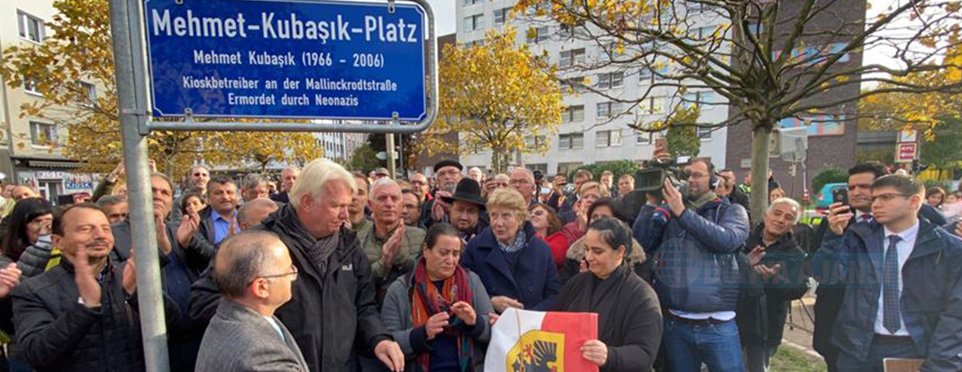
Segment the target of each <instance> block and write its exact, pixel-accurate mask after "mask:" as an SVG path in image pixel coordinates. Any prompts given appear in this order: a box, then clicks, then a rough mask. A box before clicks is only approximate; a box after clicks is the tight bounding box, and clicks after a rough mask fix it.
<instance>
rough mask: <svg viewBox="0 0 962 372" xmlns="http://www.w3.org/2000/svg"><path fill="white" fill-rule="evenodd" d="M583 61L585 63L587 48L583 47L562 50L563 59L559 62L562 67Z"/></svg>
mask: <svg viewBox="0 0 962 372" xmlns="http://www.w3.org/2000/svg"><path fill="white" fill-rule="evenodd" d="M583 63H585V49H584V48H581V49H572V50H565V51H562V52H561V61H559V62H558V65H560V66H561V67H571V66H574V65H579V64H583Z"/></svg>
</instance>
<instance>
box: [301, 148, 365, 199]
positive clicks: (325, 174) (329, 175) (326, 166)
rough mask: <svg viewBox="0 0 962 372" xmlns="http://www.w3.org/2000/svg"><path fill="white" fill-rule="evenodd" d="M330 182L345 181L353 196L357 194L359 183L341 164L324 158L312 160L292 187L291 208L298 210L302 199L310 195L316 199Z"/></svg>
mask: <svg viewBox="0 0 962 372" xmlns="http://www.w3.org/2000/svg"><path fill="white" fill-rule="evenodd" d="M330 181H343V182H345V183H347V185H348V186H350V187H351V194H352V195H353V194H354V193H356V192H357V181H355V180H354V176H352V175H351V173H350V172H348V171H347V170H345V169H344V167H342V166H341V165H340V164H337V163H335V162H333V161H330V160H328V159H324V158H318V159H314V160H312V161H311V162H310V163H308V164H307V166H305V167H304V169H303V170H302V171H301V176H300V177H299V178H298V179H297V182H294V186H293V187H291V191H290V200H291V203H290V204H291V206H292V207H294V208H298V207H300V205H301V197H302V196H304V195H310V196H311V197H312V198H316V197H317V196H318V195H319V194H320V193H321V190H322V189H323V187H324V185H325V184H326V183H328V182H330Z"/></svg>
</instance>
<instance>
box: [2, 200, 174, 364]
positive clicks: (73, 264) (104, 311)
mask: <svg viewBox="0 0 962 372" xmlns="http://www.w3.org/2000/svg"><path fill="white" fill-rule="evenodd" d="M52 228H53V242H54V244H55V245H56V246H57V247H60V249H61V250H62V251H63V258H64V259H63V260H62V261H61V262H60V265H58V266H56V267H54V268H52V269H50V271H47V272H44V273H43V274H40V275H38V276H35V277H32V278H30V279H29V280H26V281H24V282H23V283H22V284H21V285H20V286H19V287H17V288H16V289H14V291H13V295H12V296H13V317H14V327H15V329H16V331H17V343H18V344H19V346H20V354H19V356H20V357H21V358H23V359H24V360H26V361H27V362H28V363H30V365H31V366H32V367H33V368H34V369H36V370H37V371H143V370H144V369H145V366H144V355H143V343H142V342H141V335H140V321H139V318H138V315H137V311H136V310H137V309H136V299H133V298H132V297H133V296H134V293H135V290H136V286H137V283H136V273H135V272H134V265H131V264H127V265H125V266H124V268H123V269H120V268H118V267H117V266H116V265H115V264H114V263H112V262H111V261H110V259H108V255H109V254H110V251H111V250H112V248H113V243H114V238H113V235H112V234H111V232H110V223H109V221H108V220H107V215H106V214H104V212H103V211H102V210H101V209H100V208H99V207H97V206H96V205H94V204H90V203H81V204H75V205H72V206H70V207H68V208H67V209H65V210H64V211H63V212H61V213H58V214H57V215H56V216H55V218H54V222H53V225H52ZM128 298H131V300H128ZM165 305H168V306H165V307H166V309H165V310H166V315H167V318H168V321H169V322H176V321H177V318H178V316H179V314H178V313H177V310H176V309H175V308H173V307H171V306H169V305H170V303H169V302H168V301H166V299H165Z"/></svg>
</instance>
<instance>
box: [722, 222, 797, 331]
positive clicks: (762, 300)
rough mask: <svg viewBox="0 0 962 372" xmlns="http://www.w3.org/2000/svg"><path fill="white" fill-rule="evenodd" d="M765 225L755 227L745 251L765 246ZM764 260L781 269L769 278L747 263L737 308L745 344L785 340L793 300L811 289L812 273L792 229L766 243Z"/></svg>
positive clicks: (769, 264) (739, 327) (765, 262)
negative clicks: (809, 284)
mask: <svg viewBox="0 0 962 372" xmlns="http://www.w3.org/2000/svg"><path fill="white" fill-rule="evenodd" d="M764 228H765V226H764V225H759V226H758V227H756V228H755V231H754V232H753V233H752V235H751V236H750V237H749V238H748V242H747V244H745V253H748V252H750V251H751V250H752V249H754V248H755V247H756V246H759V245H761V246H764V243H762V230H763V229H764ZM745 263H746V264H747V262H745ZM761 263H762V264H763V265H766V266H769V267H772V266H774V265H776V264H779V265H781V269H780V270H779V271H778V273H777V274H776V275H775V277H773V278H771V279H768V280H765V279H762V278H761V277H760V276H758V275H757V274H755V271H754V270H752V268H751V267H747V266H746V267H745V269H744V270H743V271H744V274H745V275H744V276H743V278H745V280H746V282H745V283H743V290H742V292H743V295H742V296H741V298H740V303H739V307H738V311H736V314H737V318H738V319H737V320H738V329H739V334H740V336H741V340H742V344H743V345H766V346H778V345H780V344H781V343H782V334H783V333H784V330H785V318H786V317H787V316H788V308H789V306H791V301H792V300H796V299H799V298H802V296H804V295H805V292H807V291H808V278H809V276H808V274H807V273H806V270H805V269H804V267H803V266H804V263H805V251H803V250H802V249H801V248H800V247H799V246H798V243H797V242H795V239H794V238H793V237H792V233H791V232H789V233H787V234H785V235H782V237H781V238H779V239H778V240H777V241H775V242H774V243H772V244H771V245H769V246H767V247H765V257H764V258H763V259H762V262H761ZM759 289H760V291H759Z"/></svg>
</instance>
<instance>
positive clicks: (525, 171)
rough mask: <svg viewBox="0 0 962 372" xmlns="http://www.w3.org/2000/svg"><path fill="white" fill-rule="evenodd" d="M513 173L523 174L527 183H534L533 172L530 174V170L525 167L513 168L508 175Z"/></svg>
mask: <svg viewBox="0 0 962 372" xmlns="http://www.w3.org/2000/svg"><path fill="white" fill-rule="evenodd" d="M515 171H522V172H524V175H525V177H528V181H531V183H534V172H532V171H531V170H530V169H528V168H525V167H515V168H514V169H512V170H511V172H510V173H514V172H515Z"/></svg>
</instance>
